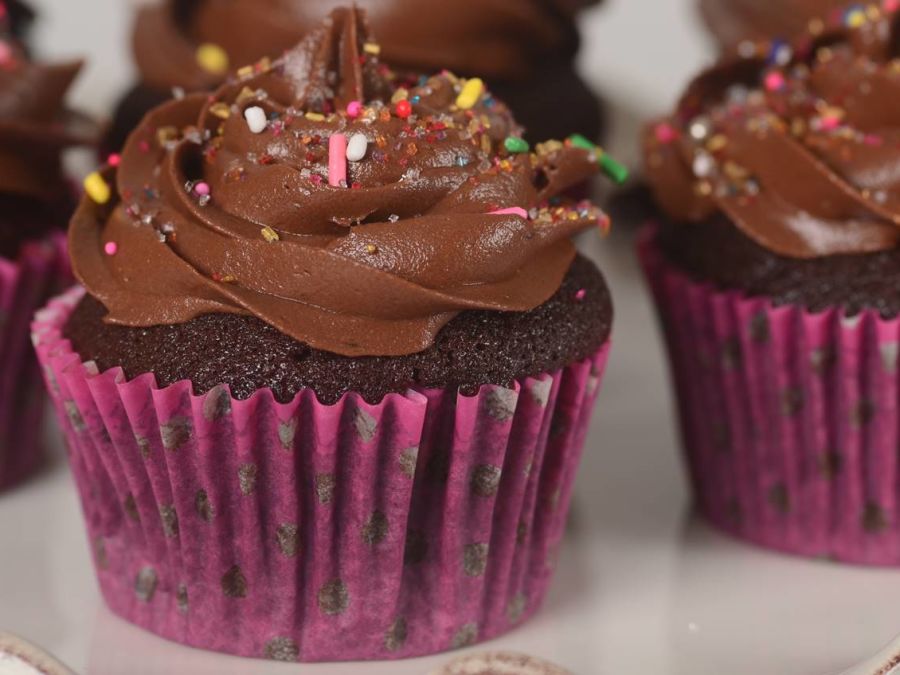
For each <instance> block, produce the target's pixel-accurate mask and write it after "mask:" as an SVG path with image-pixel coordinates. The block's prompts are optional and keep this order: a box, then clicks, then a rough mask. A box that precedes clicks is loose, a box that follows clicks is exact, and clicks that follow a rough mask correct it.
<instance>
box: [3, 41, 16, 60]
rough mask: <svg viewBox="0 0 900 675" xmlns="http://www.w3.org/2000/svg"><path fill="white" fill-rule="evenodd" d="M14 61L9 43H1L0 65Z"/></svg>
mask: <svg viewBox="0 0 900 675" xmlns="http://www.w3.org/2000/svg"><path fill="white" fill-rule="evenodd" d="M12 59H13V50H12V47H10V46H9V43H8V42H0V63H9V62H10V61H12Z"/></svg>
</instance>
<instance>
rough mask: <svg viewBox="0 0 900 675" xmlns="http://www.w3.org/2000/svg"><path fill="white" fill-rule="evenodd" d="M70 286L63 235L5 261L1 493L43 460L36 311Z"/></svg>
mask: <svg viewBox="0 0 900 675" xmlns="http://www.w3.org/2000/svg"><path fill="white" fill-rule="evenodd" d="M70 283H71V272H70V271H69V264H68V259H67V256H66V247H65V237H64V236H63V235H62V234H57V235H53V236H50V237H47V238H46V239H44V240H41V241H33V242H28V243H26V244H24V245H23V246H22V249H21V251H20V253H19V257H18V258H17V259H16V260H9V259H5V258H0V489H3V488H7V487H10V486H12V485H14V484H16V483H18V482H20V481H21V480H22V479H24V478H25V477H26V476H28V475H29V474H30V473H31V472H32V471H34V469H36V468H37V466H38V465H39V464H40V461H41V459H42V456H43V453H42V448H41V417H42V414H43V404H44V401H45V395H44V386H43V383H42V381H41V374H40V369H39V367H38V363H37V360H36V359H35V356H34V352H33V350H32V349H31V344H30V341H29V326H30V324H31V319H32V317H33V316H34V312H35V311H36V310H37V309H38V308H39V307H41V306H42V305H43V304H44V303H45V302H47V299H48V298H49V297H50V296H52V295H53V294H54V293H58V292H59V291H60V290H62V288H63V287H64V285H68V284H70Z"/></svg>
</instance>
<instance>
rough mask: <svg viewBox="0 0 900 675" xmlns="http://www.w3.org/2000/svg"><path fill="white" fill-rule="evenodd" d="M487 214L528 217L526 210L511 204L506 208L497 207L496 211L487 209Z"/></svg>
mask: <svg viewBox="0 0 900 675" xmlns="http://www.w3.org/2000/svg"><path fill="white" fill-rule="evenodd" d="M488 215H490V216H519V217H520V218H528V211H526V210H525V209H523V208H522V207H521V206H511V207H509V208H508V209H497V210H496V211H489V212H488Z"/></svg>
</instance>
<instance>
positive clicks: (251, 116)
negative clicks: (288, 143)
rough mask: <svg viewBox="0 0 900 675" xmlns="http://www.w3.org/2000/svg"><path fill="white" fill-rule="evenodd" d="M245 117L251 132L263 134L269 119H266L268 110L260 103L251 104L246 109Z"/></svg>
mask: <svg viewBox="0 0 900 675" xmlns="http://www.w3.org/2000/svg"><path fill="white" fill-rule="evenodd" d="M244 119H245V120H247V126H248V127H249V128H250V131H251V133H254V134H261V133H262V132H263V131H265V130H266V126H267V124H268V120H267V119H266V111H265V110H263V109H262V108H260V107H259V106H258V105H254V106H251V107H249V108H247V109H246V110H245V111H244Z"/></svg>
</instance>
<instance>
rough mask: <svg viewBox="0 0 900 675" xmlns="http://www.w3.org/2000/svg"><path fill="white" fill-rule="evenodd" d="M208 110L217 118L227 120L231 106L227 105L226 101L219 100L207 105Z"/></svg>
mask: <svg viewBox="0 0 900 675" xmlns="http://www.w3.org/2000/svg"><path fill="white" fill-rule="evenodd" d="M209 112H211V113H212V114H213V115H215V116H216V117H218V118H219V119H222V120H227V119H228V118H229V117H231V106H229V105H228V104H227V103H223V102H222V101H219V102H217V103H213V104H212V105H211V106H209Z"/></svg>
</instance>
